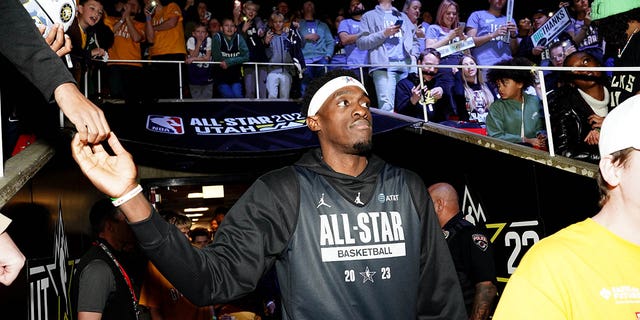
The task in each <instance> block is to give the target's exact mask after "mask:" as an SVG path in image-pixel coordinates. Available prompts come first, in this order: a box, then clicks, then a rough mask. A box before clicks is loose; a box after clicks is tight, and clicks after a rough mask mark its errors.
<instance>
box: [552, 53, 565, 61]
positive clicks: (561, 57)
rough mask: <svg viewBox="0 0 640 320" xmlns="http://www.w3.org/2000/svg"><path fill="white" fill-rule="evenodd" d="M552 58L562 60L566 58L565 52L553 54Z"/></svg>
mask: <svg viewBox="0 0 640 320" xmlns="http://www.w3.org/2000/svg"><path fill="white" fill-rule="evenodd" d="M551 59H553V60H557V61H560V60H562V59H564V53H561V54H559V55H555V56H551Z"/></svg>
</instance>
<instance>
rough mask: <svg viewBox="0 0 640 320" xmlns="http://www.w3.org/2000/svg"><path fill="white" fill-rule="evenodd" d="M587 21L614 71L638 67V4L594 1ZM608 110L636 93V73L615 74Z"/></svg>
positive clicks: (639, 83)
mask: <svg viewBox="0 0 640 320" xmlns="http://www.w3.org/2000/svg"><path fill="white" fill-rule="evenodd" d="M591 8H592V11H591V20H592V21H594V22H595V23H596V24H597V26H598V34H599V35H600V36H601V37H603V39H604V41H605V42H606V44H607V48H608V49H607V51H609V52H610V53H611V54H612V55H613V58H614V66H616V67H637V66H639V65H640V35H638V32H640V2H636V1H602V0H594V1H593V3H592V4H591ZM609 89H610V93H611V106H612V107H615V106H617V105H618V104H620V103H622V102H623V101H624V100H626V99H628V98H629V97H631V96H634V95H636V94H638V93H640V71H615V72H613V77H612V78H611V86H610V87H609Z"/></svg>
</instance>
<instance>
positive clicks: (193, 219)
mask: <svg viewBox="0 0 640 320" xmlns="http://www.w3.org/2000/svg"><path fill="white" fill-rule="evenodd" d="M198 220H200V219H198V218H192V219H191V221H194V222H195V221H198Z"/></svg>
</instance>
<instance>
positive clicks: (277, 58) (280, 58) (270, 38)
mask: <svg viewBox="0 0 640 320" xmlns="http://www.w3.org/2000/svg"><path fill="white" fill-rule="evenodd" d="M269 24H270V26H271V29H270V30H269V31H268V32H267V35H266V36H265V37H264V43H265V46H266V54H267V59H269V62H271V63H277V65H272V66H269V67H268V71H269V73H268V74H267V94H268V97H269V98H282V99H289V95H290V94H291V84H292V81H293V80H292V79H293V75H294V72H295V71H294V70H293V67H292V66H287V65H283V63H292V62H293V60H292V57H291V53H290V51H291V42H290V41H289V36H288V33H285V32H284V16H283V15H282V13H280V12H277V11H276V12H274V13H272V14H271V17H270V19H269ZM289 32H297V31H296V30H293V29H292V30H289Z"/></svg>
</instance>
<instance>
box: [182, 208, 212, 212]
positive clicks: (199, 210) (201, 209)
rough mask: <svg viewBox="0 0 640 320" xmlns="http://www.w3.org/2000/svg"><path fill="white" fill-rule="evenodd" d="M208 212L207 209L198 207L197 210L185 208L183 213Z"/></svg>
mask: <svg viewBox="0 0 640 320" xmlns="http://www.w3.org/2000/svg"><path fill="white" fill-rule="evenodd" d="M208 210H209V208H208V207H198V208H185V209H184V210H183V211H184V212H203V211H208Z"/></svg>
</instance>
